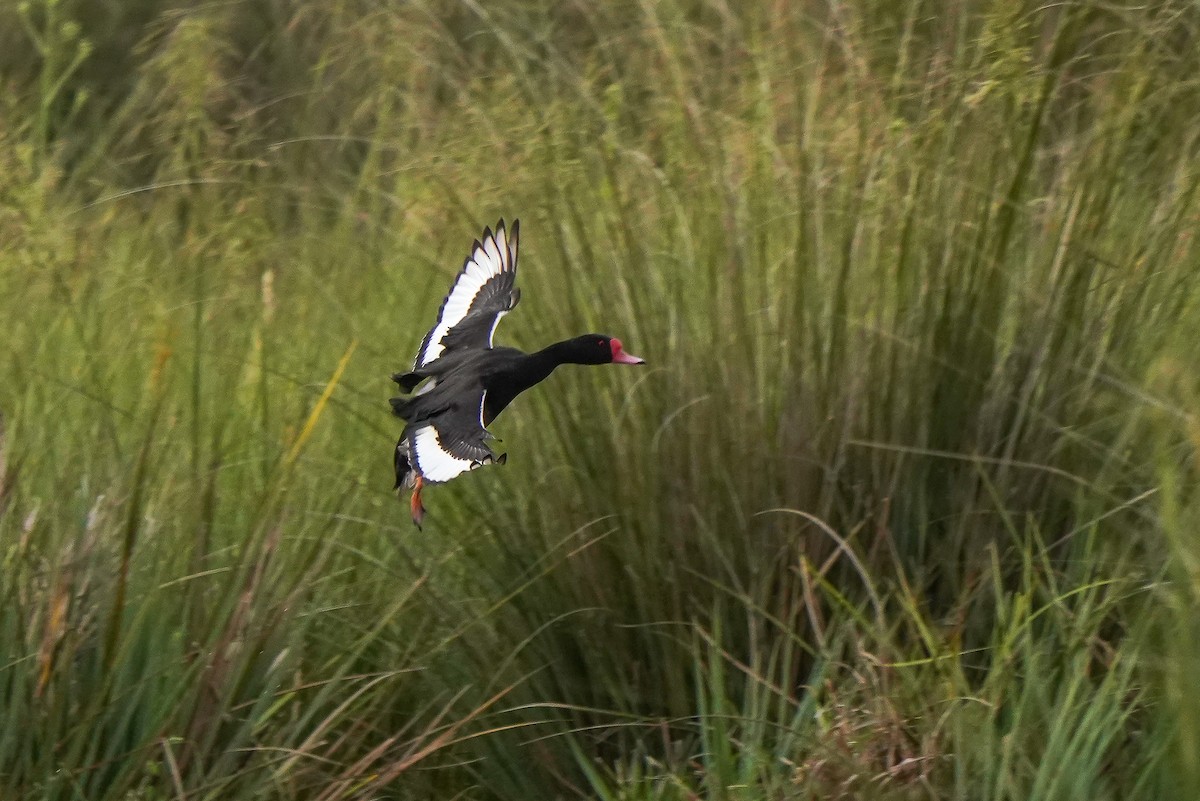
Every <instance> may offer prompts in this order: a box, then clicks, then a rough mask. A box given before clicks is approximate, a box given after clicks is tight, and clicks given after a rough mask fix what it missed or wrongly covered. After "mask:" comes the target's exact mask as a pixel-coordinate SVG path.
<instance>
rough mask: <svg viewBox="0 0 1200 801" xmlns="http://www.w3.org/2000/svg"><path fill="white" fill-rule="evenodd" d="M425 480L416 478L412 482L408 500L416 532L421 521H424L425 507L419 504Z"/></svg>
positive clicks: (419, 528)
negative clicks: (410, 495) (411, 490)
mask: <svg viewBox="0 0 1200 801" xmlns="http://www.w3.org/2000/svg"><path fill="white" fill-rule="evenodd" d="M424 484H425V479H423V478H421V477H420V476H417V478H416V480H415V481H414V482H413V492H412V497H411V498H410V499H409V501H408V503H409V506H410V507H411V508H412V519H413V525H415V526H416V527H417V530H418V531H420V530H421V521H422V520H424V519H425V506H424V504H422V503H421V487H422V486H424Z"/></svg>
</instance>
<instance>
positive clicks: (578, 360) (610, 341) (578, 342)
mask: <svg viewBox="0 0 1200 801" xmlns="http://www.w3.org/2000/svg"><path fill="white" fill-rule="evenodd" d="M563 344H564V345H565V346H566V347H565V348H564V350H566V351H567V354H569V357H570V360H571V361H572V362H574V363H575V364H645V363H646V360H645V359H643V358H641V357H640V356H634V355H633V354H632V353H626V352H625V346H624V345H622V344H621V340H619V339H617V338H616V337H610V336H608V335H607V334H584V335H583V336H579V337H575V338H574V339H568V340H567V341H566V342H565V343H563Z"/></svg>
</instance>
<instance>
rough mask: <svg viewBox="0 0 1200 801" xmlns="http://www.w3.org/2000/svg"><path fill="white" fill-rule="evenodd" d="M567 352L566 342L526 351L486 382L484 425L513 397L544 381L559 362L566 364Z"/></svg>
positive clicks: (510, 401) (568, 354) (568, 358)
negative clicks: (513, 362)
mask: <svg viewBox="0 0 1200 801" xmlns="http://www.w3.org/2000/svg"><path fill="white" fill-rule="evenodd" d="M573 361H574V360H573V359H572V358H571V351H570V348H569V347H568V344H567V342H555V343H554V344H553V345H549V346H547V347H545V348H542V349H541V350H539V351H536V352H534V353H527V354H524V356H523V357H522V358H521V359H520V360H519V361H518V362H517V363H516V364H514V365H512V367H511V368H510V369H508V370H505V371H504V372H503V373H501V374H498V375H497V376H495V378H493V380H492V381H490V382H489V386H488V394H487V408H486V409H485V412H484V417H485V425H486V423H488V422H491V421H492V420H493V419H495V417H496V415H498V414H500V412H502V411H504V408H505V407H506V406H508V404H510V403H512V400H513V398H515V397H517V396H518V395H520V394H521V393H522V392H524V391H525V390H527V389H529V388H530V387H532V386H533V385H535V384H538V383H540V382H541V381H544V380H545V379H546V378H547V377H548V376H549V375H550V374H551V373H553V372H554V368H555V367H558V366H559V365H560V364H570V363H572V362H573Z"/></svg>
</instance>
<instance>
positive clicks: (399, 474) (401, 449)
mask: <svg viewBox="0 0 1200 801" xmlns="http://www.w3.org/2000/svg"><path fill="white" fill-rule="evenodd" d="M394 402H395V399H393V403H394ZM408 448H409V445H408V429H407V428H405V429H404V433H403V434H401V435H400V440H399V441H398V442H397V443H396V453H395V455H394V457H393V462H392V464H393V466H394V467H395V468H396V486H395V487H393V488H392V489H396V490H399V489H401V488H409V489H411V488H412V486H413V485H414V484H415V483H416V480H417V472H416V471H415V470H413V466H412V458H411V456H412V454H411V453H409V449H408Z"/></svg>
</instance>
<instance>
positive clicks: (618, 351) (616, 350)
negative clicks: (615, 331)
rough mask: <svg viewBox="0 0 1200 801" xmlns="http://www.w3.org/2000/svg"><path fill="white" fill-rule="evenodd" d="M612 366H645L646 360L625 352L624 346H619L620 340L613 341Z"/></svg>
mask: <svg viewBox="0 0 1200 801" xmlns="http://www.w3.org/2000/svg"><path fill="white" fill-rule="evenodd" d="M612 354H613V364H645V363H646V360H645V359H643V358H642V357H641V356H634V355H633V354H632V353H626V352H625V346H624V345H622V344H621V340H619V339H614V340H613V341H612Z"/></svg>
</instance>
